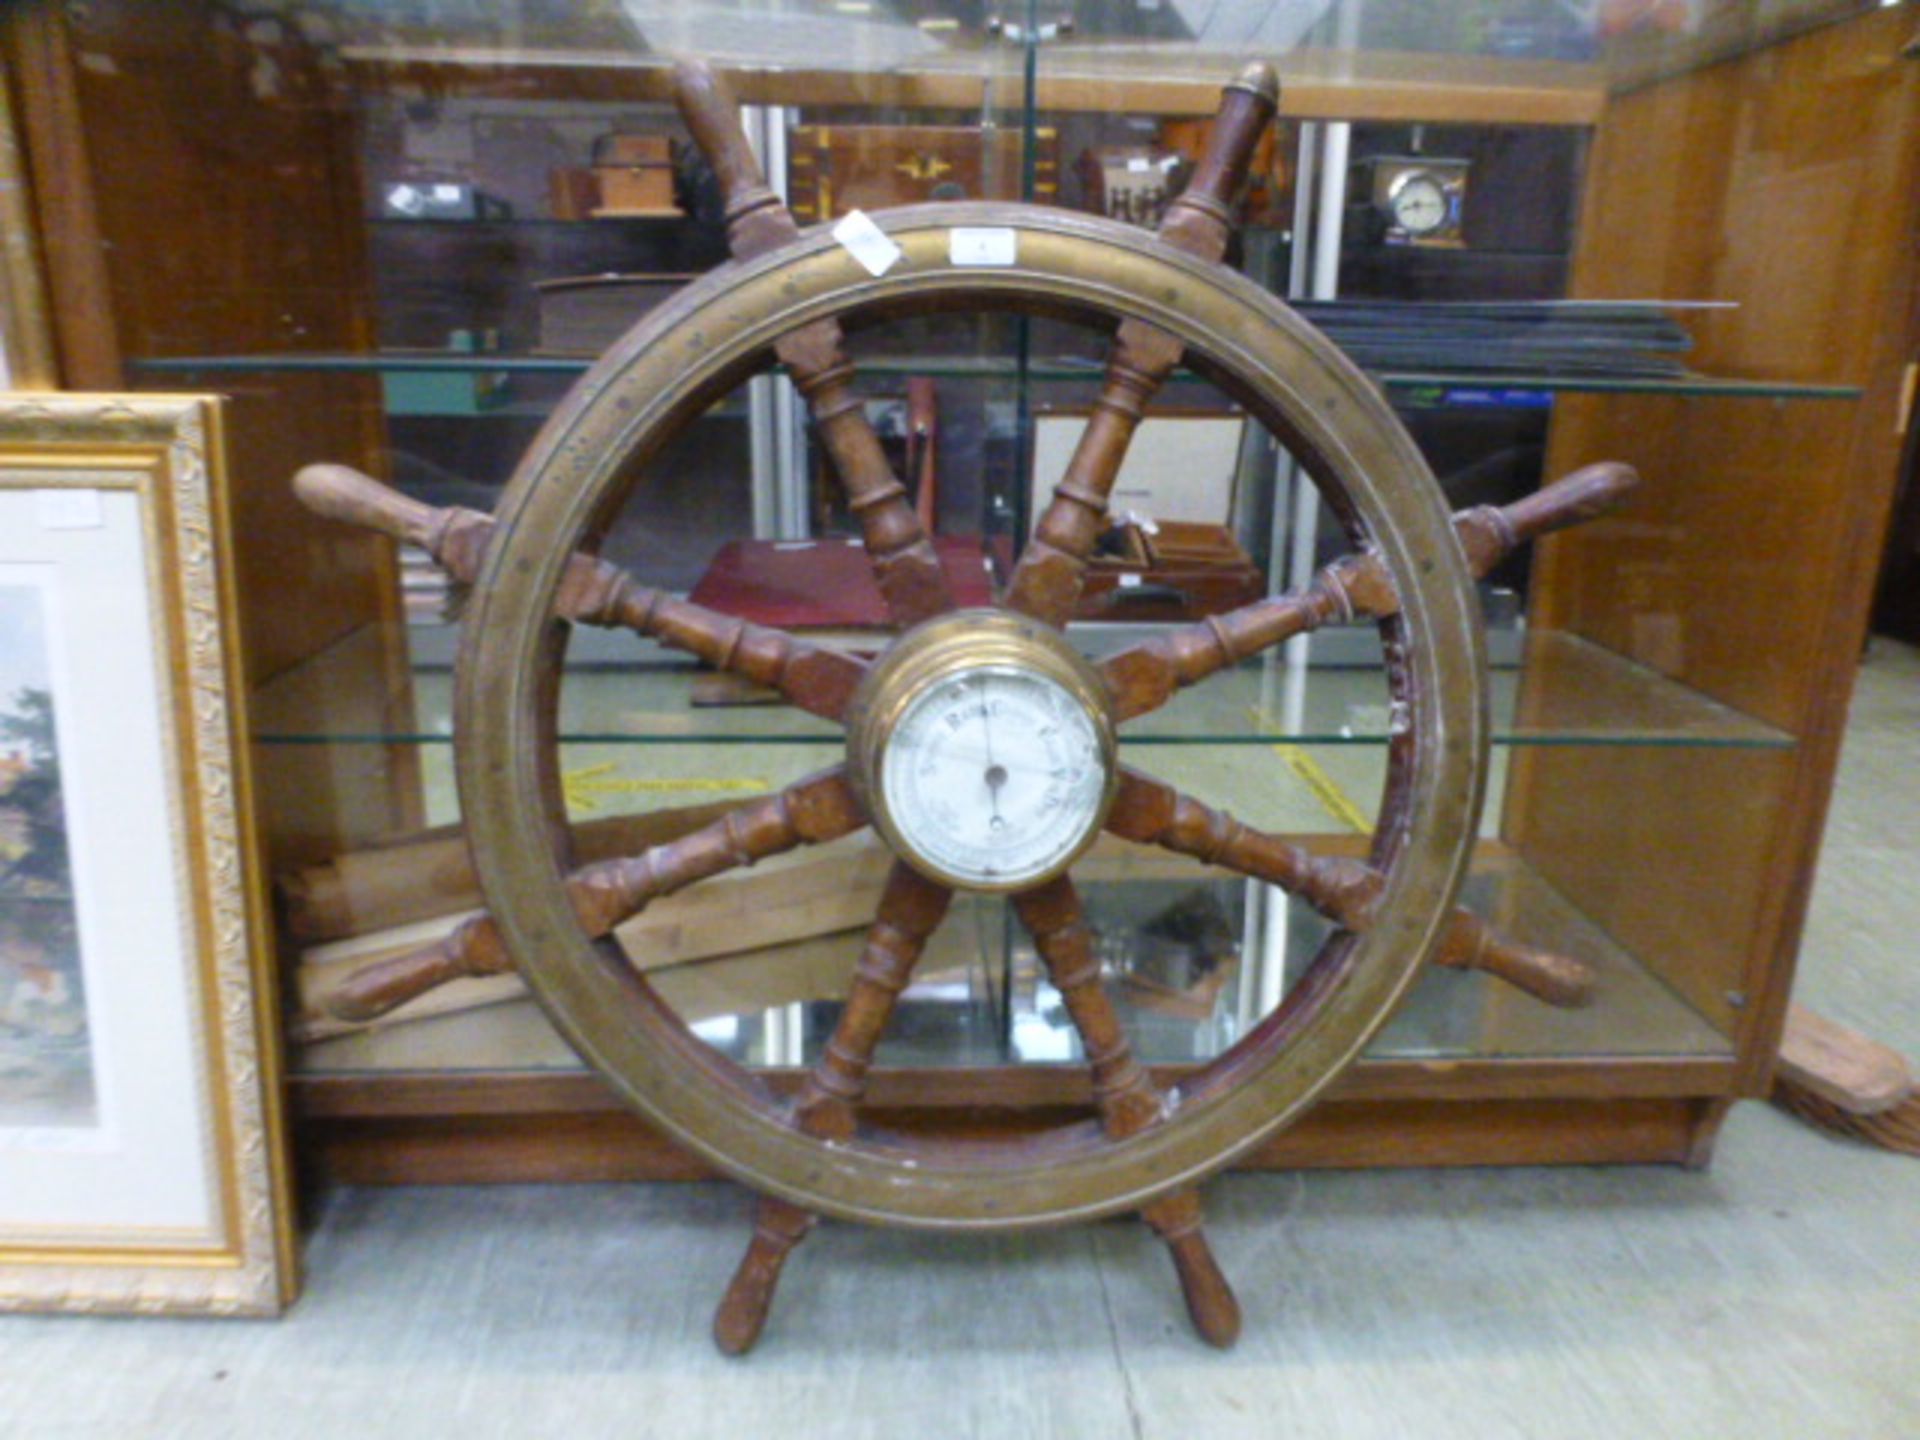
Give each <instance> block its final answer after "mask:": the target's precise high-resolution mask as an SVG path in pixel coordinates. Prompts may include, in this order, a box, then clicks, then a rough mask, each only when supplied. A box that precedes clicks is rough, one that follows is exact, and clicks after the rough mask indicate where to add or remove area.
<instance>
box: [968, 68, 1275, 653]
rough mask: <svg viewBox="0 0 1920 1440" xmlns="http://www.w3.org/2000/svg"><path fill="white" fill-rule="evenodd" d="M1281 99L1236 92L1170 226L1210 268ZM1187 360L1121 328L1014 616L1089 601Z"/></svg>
mask: <svg viewBox="0 0 1920 1440" xmlns="http://www.w3.org/2000/svg"><path fill="white" fill-rule="evenodd" d="M1279 97H1280V82H1279V80H1278V78H1277V77H1276V76H1275V75H1274V73H1273V69H1272V67H1271V66H1267V65H1250V66H1248V67H1247V69H1246V70H1245V71H1243V72H1242V73H1241V75H1240V78H1239V79H1237V80H1235V81H1234V82H1233V83H1232V84H1231V85H1229V86H1228V87H1227V88H1226V91H1225V93H1224V96H1223V98H1222V100H1221V105H1220V113H1219V116H1218V117H1217V118H1216V119H1215V120H1214V122H1213V129H1212V132H1211V133H1210V135H1209V136H1208V140H1207V148H1206V153H1205V155H1204V156H1203V157H1202V158H1201V161H1200V165H1199V167H1198V168H1197V169H1196V170H1195V171H1194V175H1193V178H1192V179H1191V180H1190V181H1189V182H1188V183H1187V188H1186V189H1185V190H1183V191H1182V192H1181V193H1180V194H1179V195H1178V196H1177V197H1176V198H1175V199H1174V200H1173V202H1172V203H1171V204H1170V205H1169V206H1168V207H1167V213H1166V217H1165V218H1164V219H1163V220H1162V221H1161V222H1160V232H1159V234H1160V238H1161V239H1162V240H1164V241H1166V242H1167V243H1168V244H1169V245H1173V246H1175V247H1177V248H1178V249H1181V250H1184V251H1186V252H1187V253H1188V254H1190V255H1195V256H1198V257H1200V258H1201V259H1204V260H1211V261H1217V260H1219V259H1220V257H1221V256H1222V255H1224V254H1226V250H1227V242H1228V240H1229V238H1230V237H1231V235H1232V225H1233V199H1234V197H1235V196H1236V195H1237V194H1238V193H1239V192H1240V189H1241V187H1242V186H1243V185H1244V184H1245V183H1246V178H1247V165H1248V163H1249V161H1250V160H1251V158H1252V156H1253V151H1254V147H1255V146H1256V145H1257V144H1258V143H1259V141H1260V135H1261V132H1263V131H1264V130H1265V129H1266V128H1267V124H1268V122H1269V121H1270V120H1272V119H1273V112H1274V108H1275V106H1276V105H1277V104H1278V103H1279ZM1183 353H1184V351H1183V347H1182V346H1181V344H1180V342H1179V341H1178V340H1176V339H1174V338H1173V336H1171V335H1169V334H1167V332H1166V331H1164V330H1161V329H1158V328H1156V327H1155V326H1152V325H1148V324H1144V323H1143V322H1141V321H1139V320H1132V319H1129V320H1123V321H1121V323H1120V326H1119V328H1118V330H1116V331H1115V333H1114V338H1113V349H1112V353H1111V355H1110V356H1109V358H1108V361H1107V374H1106V380H1105V382H1104V383H1103V384H1102V385H1101V387H1100V394H1099V397H1098V398H1097V399H1096V400H1095V401H1094V402H1093V413H1092V415H1091V416H1090V417H1089V418H1088V420H1087V428H1086V429H1085V430H1084V431H1082V432H1081V434H1080V440H1079V442H1078V444H1076V445H1075V446H1074V450H1073V455H1072V458H1070V459H1069V460H1068V462H1067V470H1066V474H1065V475H1064V476H1062V477H1061V480H1060V483H1059V484H1058V485H1056V486H1055V487H1054V492H1053V499H1052V501H1051V503H1049V505H1048V506H1047V511H1046V513H1045V514H1044V515H1043V516H1041V517H1040V523H1039V524H1038V525H1037V526H1036V527H1035V528H1034V532H1033V534H1032V536H1031V537H1030V538H1029V539H1028V541H1027V547H1026V549H1025V550H1024V551H1023V552H1022V553H1021V556H1020V562H1019V564H1018V565H1016V566H1015V567H1014V572H1013V579H1012V581H1011V582H1010V583H1009V585H1008V587H1007V596H1006V603H1007V605H1008V607H1009V608H1011V609H1014V610H1017V611H1019V612H1020V613H1021V614H1023V615H1029V616H1031V617H1032V618H1034V619H1036V620H1042V621H1045V622H1046V623H1047V624H1049V625H1065V624H1066V623H1067V620H1068V618H1069V617H1070V616H1071V615H1072V614H1073V607H1074V603H1075V602H1076V601H1077V600H1078V599H1079V598H1080V588H1081V585H1082V584H1083V582H1084V581H1085V578H1086V570H1087V561H1088V559H1089V558H1090V557H1091V556H1092V554H1093V547H1094V544H1095V542H1096V541H1098V539H1099V538H1100V533H1101V531H1103V530H1104V529H1105V528H1106V525H1107V497H1108V496H1109V495H1110V494H1112V492H1113V483H1114V480H1115V479H1116V477H1118V475H1119V474H1120V467H1121V465H1122V464H1124V463H1125V461H1126V458H1127V447H1128V446H1129V445H1130V444H1131V443H1132V440H1133V432H1134V430H1135V428H1136V427H1137V426H1138V425H1139V424H1140V421H1141V420H1142V419H1143V418H1144V417H1145V415H1146V412H1147V406H1148V405H1149V404H1151V403H1152V401H1153V397H1154V395H1155V394H1156V393H1158V391H1159V389H1160V387H1161V385H1162V384H1164V383H1165V381H1166V378H1167V376H1169V375H1171V374H1172V373H1173V369H1174V367H1175V366H1176V365H1178V364H1179V363H1180V357H1181V355H1182V354H1183Z"/></svg>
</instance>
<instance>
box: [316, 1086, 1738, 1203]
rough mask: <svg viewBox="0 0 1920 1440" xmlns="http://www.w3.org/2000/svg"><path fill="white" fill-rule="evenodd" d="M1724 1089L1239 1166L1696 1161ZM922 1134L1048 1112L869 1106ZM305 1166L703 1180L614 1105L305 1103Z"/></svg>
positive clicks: (1331, 1126) (1557, 1104)
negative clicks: (359, 1106) (394, 1111)
mask: <svg viewBox="0 0 1920 1440" xmlns="http://www.w3.org/2000/svg"><path fill="white" fill-rule="evenodd" d="M1730 1103H1731V1102H1729V1101H1727V1100H1725V1099H1724V1098H1712V1097H1666V1098H1660V1097H1655V1098H1632V1099H1611V1100H1605V1099H1600V1100H1556V1099H1513V1100H1498V1099H1496V1100H1390V1101H1370V1100H1333V1101H1329V1102H1327V1103H1325V1104H1323V1105H1320V1106H1319V1107H1317V1108H1316V1109H1314V1110H1313V1111H1312V1112H1311V1113H1309V1114H1308V1115H1307V1116H1306V1118H1305V1119H1303V1120H1301V1121H1300V1122H1299V1123H1298V1124H1296V1125H1294V1126H1292V1127H1291V1128H1290V1129H1288V1130H1286V1131H1284V1132H1283V1133H1282V1134H1280V1135H1278V1136H1276V1137H1275V1138H1274V1139H1272V1140H1269V1141H1267V1142H1266V1143H1264V1144H1262V1145H1261V1146H1259V1147H1258V1148H1257V1149H1255V1150H1254V1151H1253V1152H1252V1153H1251V1154H1249V1155H1248V1156H1246V1157H1245V1158H1243V1159H1242V1160H1241V1161H1240V1162H1239V1164H1238V1166H1237V1167H1236V1168H1238V1169H1242V1170H1292V1169H1361V1168H1377V1167H1386V1166H1411V1165H1644V1164H1666V1165H1688V1166H1693V1167H1700V1166H1704V1165H1705V1164H1706V1163H1707V1162H1708V1159H1709V1158H1710V1156H1711V1153H1712V1146H1713V1140H1714V1136H1715V1135H1716V1133H1717V1132H1718V1129H1719V1125H1720V1121H1721V1120H1722V1119H1723V1118H1724V1116H1725V1114H1726V1111H1727V1108H1728V1106H1729V1104H1730ZM876 1118H877V1119H878V1120H880V1121H881V1122H882V1123H884V1124H886V1125H888V1126H890V1127H897V1128H902V1129H911V1130H916V1131H921V1132H924V1133H941V1132H944V1133H947V1134H952V1135H956V1136H958V1135H965V1136H969V1137H992V1136H1010V1135H1013V1134H1015V1133H1017V1132H1020V1131H1023V1130H1027V1129H1030V1128H1032V1127H1033V1126H1035V1125H1037V1124H1045V1123H1049V1122H1051V1121H1055V1120H1057V1119H1059V1118H1060V1117H1059V1116H1058V1115H1052V1114H1045V1113H1036V1112H1034V1111H1031V1110H1027V1111H1021V1112H1019V1113H1017V1114H1014V1113H1008V1112H991V1111H982V1112H966V1111H960V1112H956V1111H952V1110H940V1111H928V1110H901V1111H895V1112H891V1113H887V1114H884V1115H882V1116H879V1117H876ZM300 1149H301V1154H302V1156H303V1158H304V1160H305V1162H306V1168H307V1170H308V1172H309V1174H310V1175H311V1177H312V1178H313V1179H315V1180H318V1181H327V1182H335V1183H342V1184H353V1185H488V1184H527V1183H538V1184H553V1183H565V1182H589V1181H634V1180H704V1179H712V1178H714V1177H715V1173H716V1172H714V1171H713V1170H712V1169H711V1168H710V1167H709V1166H707V1165H706V1164H704V1163H703V1162H702V1161H700V1160H698V1159H697V1158H695V1157H694V1156H692V1155H690V1154H689V1153H688V1152H686V1151H685V1150H682V1149H681V1148H680V1147H679V1146H677V1145H675V1144H674V1143H673V1142H672V1141H670V1140H667V1139H666V1138H664V1137H663V1136H661V1135H660V1134H659V1133H658V1132H657V1131H654V1130H653V1129H651V1128H650V1127H648V1126H647V1125H646V1124H645V1123H643V1122H642V1121H641V1120H639V1119H638V1118H637V1117H635V1116H632V1115H629V1114H626V1113H625V1112H623V1111H609V1110H589V1111H579V1112H573V1113H561V1114H519V1115H514V1114H487V1115H432V1116H419V1115H399V1116H379V1117H351V1118H349V1117H344V1116H313V1117H309V1118H308V1119H307V1120H306V1121H304V1122H303V1124H302V1125H301V1133H300Z"/></svg>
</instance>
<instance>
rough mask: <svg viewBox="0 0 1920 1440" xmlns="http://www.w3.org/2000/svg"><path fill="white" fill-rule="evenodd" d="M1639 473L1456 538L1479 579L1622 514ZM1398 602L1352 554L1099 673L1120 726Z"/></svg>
mask: <svg viewBox="0 0 1920 1440" xmlns="http://www.w3.org/2000/svg"><path fill="white" fill-rule="evenodd" d="M1639 479H1640V477H1639V475H1638V474H1637V473H1636V472H1635V471H1634V470H1633V468H1632V467H1631V466H1628V465H1621V464H1618V463H1616V462H1613V461H1601V462H1600V463H1599V464H1596V465H1588V466H1585V467H1583V468H1581V469H1579V470H1576V471H1575V472H1574V473H1573V474H1571V475H1568V476H1566V477H1565V478H1564V479H1561V480H1557V481H1555V482H1554V483H1553V484H1551V485H1548V486H1546V487H1545V488H1543V489H1541V490H1539V491H1537V492H1536V493H1534V494H1532V495H1529V496H1527V497H1526V498H1525V499H1522V500H1517V501H1515V502H1514V503H1513V504H1511V505H1508V506H1506V507H1505V508H1503V509H1495V508H1493V507H1492V506H1490V505H1481V506H1478V507H1476V508H1474V509H1472V510H1462V511H1460V512H1459V513H1457V514H1456V515H1455V516H1454V517H1453V526H1454V533H1455V534H1456V535H1457V536H1458V537H1459V540H1460V547H1461V549H1462V550H1463V551H1464V552H1465V554H1466V557H1467V566H1468V568H1469V569H1470V570H1471V571H1472V572H1473V574H1474V577H1475V578H1476V579H1477V578H1479V577H1481V576H1483V575H1485V574H1486V573H1487V572H1488V571H1490V570H1491V569H1493V567H1494V566H1495V565H1497V564H1499V563H1500V561H1501V560H1502V559H1504V558H1505V557H1506V556H1507V555H1509V554H1511V553H1512V552H1513V551H1514V550H1515V549H1516V548H1517V547H1519V546H1520V545H1523V544H1525V543H1526V542H1527V541H1529V540H1533V539H1535V538H1537V537H1538V536H1541V535H1545V534H1547V533H1548V532H1549V531H1553V530H1560V529H1564V528H1565V527H1566V526H1569V525H1575V524H1578V523H1579V522H1580V521H1582V520H1590V519H1592V518H1593V517H1594V516H1596V515H1600V514H1603V513H1605V512H1606V511H1608V510H1610V509H1612V508H1613V507H1614V506H1615V505H1617V504H1618V503H1619V502H1620V501H1621V499H1622V498H1624V497H1625V496H1626V494H1627V492H1628V491H1630V490H1632V489H1633V487H1634V486H1635V485H1637V484H1638V483H1639ZM1399 609H1400V597H1399V595H1398V593H1397V592H1396V591H1395V590H1394V586H1393V581H1392V578H1391V577H1390V576H1389V575H1388V574H1387V571H1386V567H1385V566H1384V565H1382V564H1381V562H1380V558H1379V557H1378V556H1377V555H1374V554H1368V553H1363V554H1357V555H1349V556H1347V557H1346V558H1344V559H1341V560H1336V561H1334V562H1333V564H1331V565H1328V566H1327V567H1325V568H1324V569H1323V570H1321V571H1320V573H1319V574H1318V575H1316V576H1314V578H1313V583H1312V584H1310V585H1308V586H1307V588H1306V589H1305V590H1301V591H1297V592H1294V593H1291V594H1286V595H1274V596H1270V597H1269V598H1267V599H1265V600H1259V601H1255V602H1254V603H1253V604H1251V605H1243V606H1241V608H1240V609H1238V610H1235V611H1233V612H1232V613H1231V614H1227V615H1213V616H1209V617H1208V618H1207V619H1205V620H1202V621H1200V622H1199V623H1198V624H1194V625H1188V626H1185V627H1183V628H1182V629H1179V630H1174V631H1172V632H1170V633H1168V634H1165V635H1157V636H1155V637H1154V638H1153V639H1151V640H1146V641H1142V642H1141V643H1140V644H1138V645H1135V646H1132V647H1130V648H1129V649H1126V650H1122V651H1121V652H1120V653H1119V654H1117V655H1113V656H1110V657H1109V658H1108V659H1107V660H1106V661H1104V662H1103V663H1102V664H1101V666H1100V670H1101V674H1102V675H1104V676H1105V678H1106V681H1107V684H1108V686H1109V687H1110V688H1111V689H1112V691H1113V694H1114V701H1115V714H1116V717H1117V718H1118V719H1121V720H1131V719H1133V718H1135V717H1136V716H1140V715H1145V714H1148V713H1149V712H1151V711H1154V710H1157V709H1159V708H1160V707H1161V706H1162V705H1164V704H1166V703H1167V701H1168V700H1170V699H1171V698H1172V697H1173V695H1174V692H1175V691H1177V690H1181V689H1184V688H1185V687H1187V686H1189V685H1197V684H1198V683H1199V682H1200V681H1202V680H1204V679H1206V678H1207V677H1208V676H1209V675H1212V674H1214V673H1215V672H1216V671H1219V670H1223V669H1225V668H1227V667H1228V666H1230V665H1237V664H1239V663H1240V662H1241V661H1243V660H1250V659H1252V658H1253V657H1254V656H1256V655H1258V654H1259V653H1260V652H1261V651H1263V650H1266V649H1269V648H1270V647H1272V646H1274V645H1278V644H1280V643H1281V642H1282V641H1284V640H1290V639H1292V638H1293V637H1294V636H1295V635H1304V634H1306V633H1307V632H1308V631H1310V630H1315V629H1318V628H1319V627H1320V626H1322V625H1325V624H1328V623H1329V622H1331V621H1335V620H1351V619H1354V618H1356V617H1359V616H1367V617H1369V618H1372V619H1375V620H1380V619H1385V618H1386V617H1388V616H1390V615H1394V614H1397V613H1398V612H1399Z"/></svg>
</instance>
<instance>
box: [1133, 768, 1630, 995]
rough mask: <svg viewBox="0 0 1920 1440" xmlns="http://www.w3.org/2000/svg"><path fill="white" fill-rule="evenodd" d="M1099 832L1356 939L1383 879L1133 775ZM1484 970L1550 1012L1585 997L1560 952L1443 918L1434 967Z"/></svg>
mask: <svg viewBox="0 0 1920 1440" xmlns="http://www.w3.org/2000/svg"><path fill="white" fill-rule="evenodd" d="M1107 829H1108V830H1110V831H1111V832H1112V833H1113V834H1115V835H1118V836H1120V837H1122V838H1123V839H1127V840H1135V841H1140V842H1142V843H1145V844H1150V845H1158V846H1161V847H1162V848H1163V849H1167V850H1172V851H1175V852H1177V853H1178V854H1181V855H1190V856H1192V857H1193V858H1194V859H1196V860H1199V861H1201V862H1202V863H1203V864H1207V865H1218V866H1221V867H1223V868H1225V869H1228V870H1232V871H1235V872H1237V873H1239V874H1241V875H1245V876H1246V877H1248V878H1249V879H1252V880H1259V881H1262V882H1264V883H1266V884H1268V885H1273V886H1276V887H1278V888H1279V889H1281V890H1284V891H1285V892H1286V893H1287V894H1289V895H1293V896H1297V897H1298V898H1300V899H1302V900H1304V901H1306V902H1307V903H1308V904H1309V905H1311V906H1312V907H1313V908H1314V909H1315V910H1317V911H1318V912H1319V913H1320V914H1322V915H1324V916H1326V918H1327V919H1329V920H1331V921H1333V923H1334V924H1335V925H1338V926H1339V927H1340V928H1341V929H1343V930H1347V931H1350V932H1351V933H1353V934H1356V935H1358V934H1362V933H1364V932H1365V931H1366V930H1367V929H1369V928H1370V927H1371V926H1372V924H1373V917H1374V910H1375V905H1376V902H1377V901H1378V900H1379V898H1380V892H1381V890H1382V889H1384V888H1385V885H1386V877H1385V876H1384V875H1383V874H1382V873H1381V872H1380V871H1378V870H1376V869H1375V868H1374V867H1373V866H1372V865H1370V864H1368V863H1367V862H1366V861H1364V860H1360V859H1357V858H1355V857H1352V856H1347V855H1317V854H1315V853H1314V852H1312V851H1310V850H1307V849H1304V848H1302V847H1301V846H1298V845H1294V844H1291V843H1290V842H1288V841H1285V840H1282V839H1280V838H1279V837H1278V836H1275V835H1269V834H1267V833H1266V832H1265V831H1262V830H1256V829H1254V828H1253V827H1252V826H1249V825H1245V824H1242V823H1241V822H1240V821H1239V820H1236V819H1235V818H1234V817H1233V816H1232V815H1230V814H1228V813H1227V812H1226V811H1224V810H1215V809H1212V808H1211V807H1209V806H1206V805H1203V804H1201V803H1200V802H1199V801H1198V800H1195V799H1193V798H1192V797H1191V796H1188V795H1184V794H1182V793H1180V792H1179V791H1177V790H1175V789H1174V788H1173V787H1172V786H1169V785H1164V784H1162V783H1161V782H1159V781H1158V780H1154V779H1151V778H1149V777H1148V776H1145V775H1142V774H1141V773H1140V772H1139V771H1137V770H1128V769H1123V770H1122V771H1121V772H1120V790H1119V793H1118V794H1117V795H1116V796H1115V798H1114V802H1113V809H1112V810H1111V811H1109V812H1108V815H1107ZM1432 963H1434V964H1435V965H1442V966H1446V967H1449V968H1452V969H1457V970H1484V971H1485V972H1486V973H1488V974H1490V975H1494V976H1497V977H1498V978H1499V979H1501V980H1504V981H1506V982H1507V983H1508V984H1510V985H1513V986H1515V987H1517V988H1519V989H1521V990H1524V991H1526V992H1527V993H1528V994H1529V995H1532V996H1534V997H1536V998H1537V999H1540V1000H1544V1001H1545V1002H1546V1003H1548V1004H1549V1005H1557V1006H1560V1007H1562V1008H1568V1009H1572V1008H1577V1007H1579V1006H1582V1005H1586V1004H1589V1003H1591V1001H1592V999H1593V989H1594V975H1593V971H1592V970H1591V969H1590V968H1589V967H1588V966H1587V965H1585V964H1583V963H1582V962H1581V961H1578V960H1575V959H1572V958H1570V957H1568V956H1565V955H1555V954H1552V953H1550V952H1548V951H1544V950H1536V949H1533V948H1532V947H1530V946H1526V945H1521V944H1517V943H1516V942H1514V941H1511V940H1506V939H1503V938H1502V937H1501V936H1499V935H1498V934H1497V933H1495V931H1494V930H1493V927H1492V926H1490V925H1488V924H1487V923H1486V921H1484V920H1482V919H1480V917H1479V916H1477V915H1475V914H1473V913H1472V912H1471V911H1468V910H1465V909H1462V908H1459V907H1455V908H1454V909H1453V910H1452V911H1450V912H1449V914H1448V916H1447V918H1446V921H1445V928H1444V930H1443V932H1442V938H1441V941H1440V947H1439V949H1438V950H1437V951H1435V953H1434V956H1433V962H1432Z"/></svg>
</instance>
